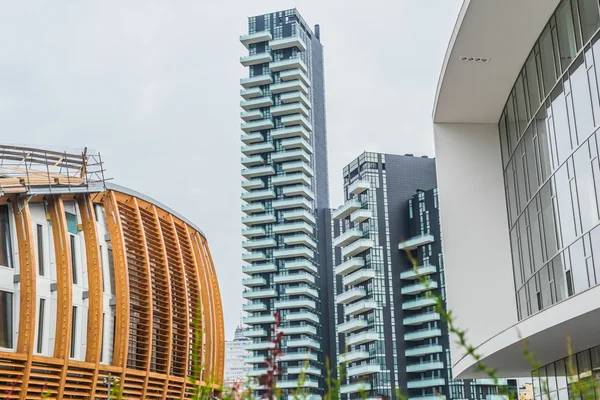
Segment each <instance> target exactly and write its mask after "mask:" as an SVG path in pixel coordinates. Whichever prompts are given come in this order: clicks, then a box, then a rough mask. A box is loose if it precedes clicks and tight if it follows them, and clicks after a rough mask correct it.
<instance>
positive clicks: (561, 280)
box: [552, 255, 568, 302]
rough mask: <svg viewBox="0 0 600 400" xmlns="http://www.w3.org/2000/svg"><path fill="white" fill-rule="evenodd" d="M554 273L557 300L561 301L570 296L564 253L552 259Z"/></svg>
mask: <svg viewBox="0 0 600 400" xmlns="http://www.w3.org/2000/svg"><path fill="white" fill-rule="evenodd" d="M552 273H553V277H554V288H555V291H556V302H559V301H562V300H564V299H566V298H567V296H568V289H567V281H566V274H565V269H564V266H563V260H562V255H559V256H558V257H555V258H554V259H553V260H552Z"/></svg>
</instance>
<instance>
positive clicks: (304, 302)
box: [274, 299, 317, 310]
mask: <svg viewBox="0 0 600 400" xmlns="http://www.w3.org/2000/svg"><path fill="white" fill-rule="evenodd" d="M274 306H275V308H276V309H278V310H280V309H291V308H310V309H311V310H315V309H316V308H317V304H316V303H315V302H314V301H312V300H308V299H299V300H280V301H276V302H275V305H274Z"/></svg>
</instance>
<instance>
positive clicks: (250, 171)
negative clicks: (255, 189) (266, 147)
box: [242, 165, 275, 179]
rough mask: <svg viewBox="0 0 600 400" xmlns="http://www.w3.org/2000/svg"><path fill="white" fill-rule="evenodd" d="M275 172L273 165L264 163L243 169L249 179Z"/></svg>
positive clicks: (244, 174) (244, 175)
mask: <svg viewBox="0 0 600 400" xmlns="http://www.w3.org/2000/svg"><path fill="white" fill-rule="evenodd" d="M274 174H275V169H274V168H273V166H271V165H263V166H260V167H252V168H247V169H244V170H242V176H243V177H244V178H247V179H252V178H260V177H263V176H269V175H274Z"/></svg>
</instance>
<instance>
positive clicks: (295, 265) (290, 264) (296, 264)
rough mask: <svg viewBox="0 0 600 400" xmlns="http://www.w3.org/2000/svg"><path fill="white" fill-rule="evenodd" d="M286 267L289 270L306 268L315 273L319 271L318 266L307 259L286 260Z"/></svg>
mask: <svg viewBox="0 0 600 400" xmlns="http://www.w3.org/2000/svg"><path fill="white" fill-rule="evenodd" d="M284 267H285V269H286V270H288V271H296V270H305V271H312V272H315V273H316V272H317V267H316V266H315V264H314V263H313V262H312V261H310V260H306V259H300V260H293V261H286V262H285V263H284Z"/></svg>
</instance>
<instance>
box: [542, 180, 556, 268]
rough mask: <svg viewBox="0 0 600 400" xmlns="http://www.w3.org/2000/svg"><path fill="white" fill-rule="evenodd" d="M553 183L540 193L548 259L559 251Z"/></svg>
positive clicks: (547, 184) (545, 186)
mask: <svg viewBox="0 0 600 400" xmlns="http://www.w3.org/2000/svg"><path fill="white" fill-rule="evenodd" d="M550 186H551V183H550V182H548V183H546V184H545V185H544V186H543V187H542V189H541V191H540V194H539V196H540V199H541V202H542V203H541V204H542V215H543V221H544V242H545V244H546V255H547V257H553V256H554V255H555V254H556V251H557V250H558V244H557V241H556V225H555V218H554V216H555V212H554V204H553V201H552V197H551V191H550Z"/></svg>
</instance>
